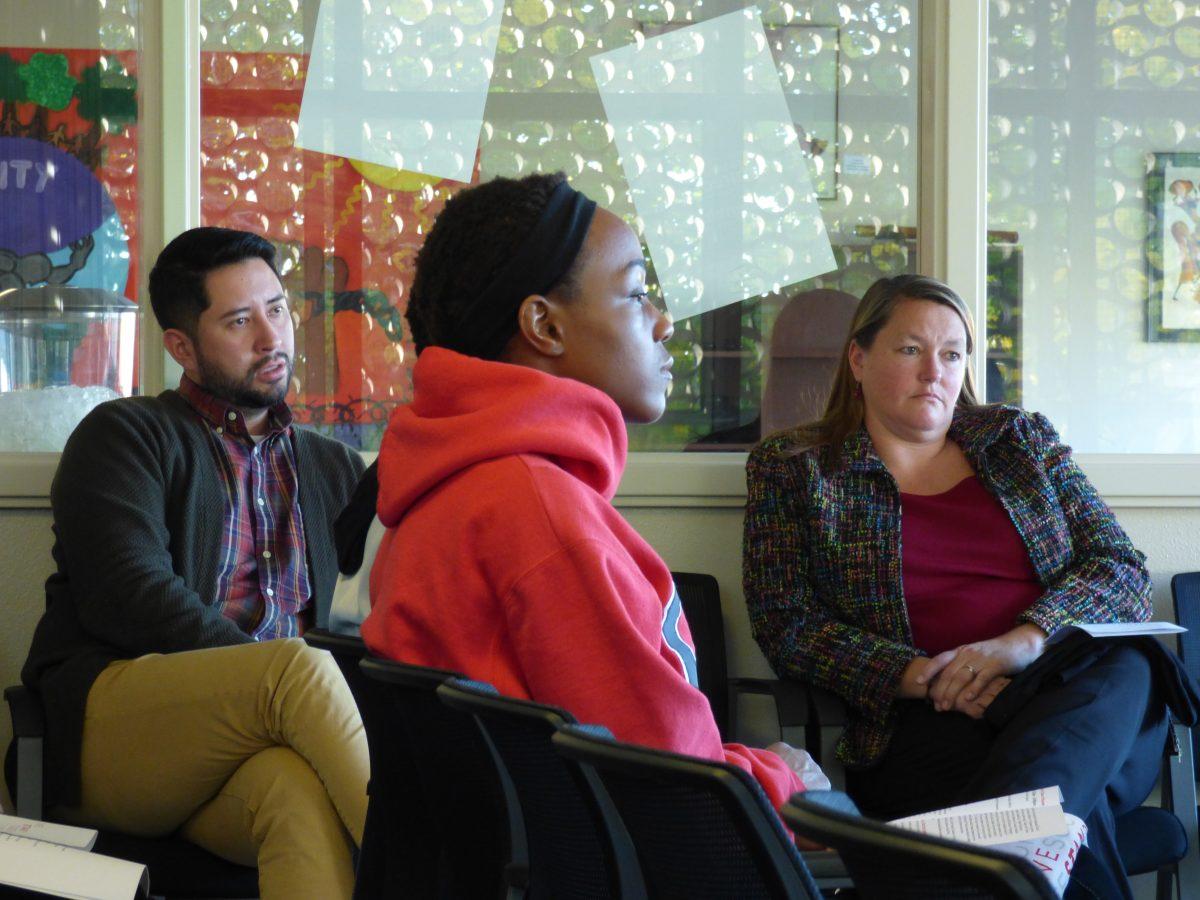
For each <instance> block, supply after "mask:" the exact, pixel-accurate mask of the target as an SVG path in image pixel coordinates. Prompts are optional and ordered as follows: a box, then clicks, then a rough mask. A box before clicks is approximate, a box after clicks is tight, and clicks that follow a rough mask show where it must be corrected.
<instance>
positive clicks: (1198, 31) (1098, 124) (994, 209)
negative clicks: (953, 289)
mask: <svg viewBox="0 0 1200 900" xmlns="http://www.w3.org/2000/svg"><path fill="white" fill-rule="evenodd" d="M988 28H989V60H988V63H989V93H988V104H989V141H988V228H989V234H988V264H989V266H988V276H989V277H988V282H989V289H988V307H989V309H988V319H989V338H988V351H989V379H988V395H989V397H991V398H995V399H1000V398H1003V399H1005V400H1007V401H1009V402H1014V403H1022V404H1024V405H1025V406H1027V407H1029V408H1031V409H1036V410H1039V411H1042V412H1045V413H1046V414H1047V415H1048V416H1049V417H1050V419H1051V420H1052V421H1053V422H1054V423H1055V425H1056V426H1057V427H1058V428H1059V429H1060V431H1061V432H1062V433H1063V434H1064V437H1065V438H1066V439H1067V440H1068V441H1069V442H1070V443H1071V444H1072V445H1073V446H1074V447H1075V448H1076V449H1077V450H1081V451H1091V452H1138V453H1168V452H1195V451H1196V450H1198V449H1200V394H1198V393H1197V391H1196V390H1195V384H1196V380H1197V374H1198V373H1200V367H1198V363H1200V344H1198V343H1197V341H1198V340H1200V294H1198V293H1197V292H1196V290H1195V285H1196V272H1197V262H1200V260H1198V258H1197V253H1196V238H1195V237H1194V236H1193V235H1194V232H1195V229H1196V228H1197V220H1196V216H1195V214H1194V213H1195V210H1196V196H1197V195H1196V185H1197V184H1200V156H1197V155H1196V154H1197V152H1200V130H1198V128H1197V123H1196V121H1195V117H1194V116H1192V115H1190V113H1189V112H1188V103H1186V102H1185V101H1186V100H1187V98H1188V97H1189V96H1192V95H1193V94H1196V93H1197V92H1198V91H1200V40H1198V36H1200V6H1198V5H1197V4H1195V3H1161V2H1133V3H1083V2H1078V0H1036V2H1030V0H1024V2H1022V0H1013V2H1010V0H1005V2H993V3H992V4H991V6H990V9H989V25H988Z"/></svg>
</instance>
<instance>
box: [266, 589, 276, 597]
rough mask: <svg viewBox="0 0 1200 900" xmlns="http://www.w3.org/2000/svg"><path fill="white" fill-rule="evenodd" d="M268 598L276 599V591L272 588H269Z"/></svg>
mask: <svg viewBox="0 0 1200 900" xmlns="http://www.w3.org/2000/svg"><path fill="white" fill-rule="evenodd" d="M267 596H268V597H274V596H275V591H274V590H273V589H272V588H267Z"/></svg>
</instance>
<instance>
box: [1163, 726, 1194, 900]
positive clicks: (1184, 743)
mask: <svg viewBox="0 0 1200 900" xmlns="http://www.w3.org/2000/svg"><path fill="white" fill-rule="evenodd" d="M1171 729H1172V730H1173V732H1174V737H1173V739H1172V740H1169V741H1167V758H1166V765H1165V766H1164V769H1163V783H1162V794H1163V805H1164V806H1165V807H1167V808H1168V809H1170V810H1171V812H1173V813H1174V814H1175V817H1176V818H1177V819H1179V822H1180V824H1182V825H1183V833H1184V835H1185V836H1186V837H1187V842H1188V852H1187V853H1186V854H1185V855H1184V857H1183V859H1181V860H1180V861H1179V863H1178V874H1177V878H1178V884H1179V888H1180V896H1181V897H1186V896H1190V891H1193V890H1195V889H1196V888H1197V887H1198V886H1200V853H1197V852H1196V847H1197V846H1200V835H1198V833H1197V832H1198V822H1197V818H1198V817H1197V808H1196V770H1195V768H1194V765H1195V763H1194V757H1193V752H1194V748H1193V746H1192V732H1191V729H1190V728H1187V727H1185V726H1183V725H1180V724H1178V723H1175V722H1172V723H1171Z"/></svg>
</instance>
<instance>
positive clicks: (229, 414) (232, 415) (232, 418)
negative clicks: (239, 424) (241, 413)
mask: <svg viewBox="0 0 1200 900" xmlns="http://www.w3.org/2000/svg"><path fill="white" fill-rule="evenodd" d="M225 418H227V419H228V420H229V421H230V422H233V421H235V420H236V419H237V413H235V412H234V411H233V410H232V409H231V410H230V411H229V412H227V413H225Z"/></svg>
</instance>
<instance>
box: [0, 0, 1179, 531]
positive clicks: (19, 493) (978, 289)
mask: <svg viewBox="0 0 1200 900" xmlns="http://www.w3.org/2000/svg"><path fill="white" fill-rule="evenodd" d="M141 3H142V16H143V26H142V28H143V30H142V54H143V57H142V63H141V66H142V72H143V75H144V77H143V78H142V79H141V83H142V85H143V86H144V88H143V95H142V108H141V110H140V114H141V129H142V134H143V135H144V136H145V138H144V141H143V146H144V147H149V148H151V149H143V151H142V153H141V156H140V158H139V166H140V168H141V171H142V175H141V179H142V182H141V189H142V196H143V201H144V219H143V221H144V223H145V224H144V230H143V238H142V248H141V251H142V258H143V259H153V258H154V257H155V256H156V255H157V254H158V252H159V250H160V249H161V248H162V246H163V245H164V243H165V236H167V235H175V234H178V233H179V232H180V231H183V230H185V229H187V228H190V227H193V226H195V225H198V224H199V223H200V182H199V175H200V160H199V156H200V144H199V135H200V81H199V77H198V73H199V62H200V0H141ZM987 15H988V4H987V3H986V2H985V0H978V2H976V3H964V2H961V0H920V5H919V16H920V19H921V22H920V29H921V31H920V54H921V60H920V77H921V80H922V84H923V85H927V86H930V87H929V89H924V90H922V92H921V108H920V116H919V118H920V125H921V129H922V141H921V151H920V152H921V172H922V173H923V174H922V184H921V188H920V190H921V198H920V210H919V222H920V227H919V229H918V235H919V237H918V240H919V253H918V259H919V264H920V270H921V272H922V273H924V274H929V275H933V276H935V277H938V278H941V279H943V280H945V281H947V282H948V283H950V284H952V285H954V286H955V288H956V289H957V290H958V291H959V292H960V293H961V294H962V296H963V299H964V300H966V302H967V304H968V306H969V308H971V309H972V310H973V311H974V314H975V320H976V322H977V323H978V325H979V329H978V330H979V334H978V341H979V346H980V347H986V346H987V343H986V341H987V335H986V333H985V332H986V324H987V316H986V292H985V283H986V281H985V279H986V256H985V240H984V236H985V235H986V233H987V216H986V212H987V210H986V190H987V171H986V166H987V88H988V85H987V52H988V47H987ZM166 97H172V98H182V100H183V102H178V103H170V104H168V103H165V102H164V99H165V98H166ZM963 122H974V123H975V127H974V128H969V129H963V128H962V127H961V123H963ZM154 144H157V148H158V150H159V152H155V150H154V148H153V145H154ZM968 226H969V227H968ZM145 268H146V267H143V270H144V269H145ZM144 288H145V271H143V273H142V285H141V290H140V294H141V296H143V297H144V296H145V289H144ZM141 315H142V320H141V326H142V327H141V340H142V341H143V343H142V351H143V352H142V359H143V360H144V363H143V372H142V385H143V389H144V390H145V392H146V393H157V392H158V391H160V390H162V389H163V387H164V386H166V385H172V384H174V383H176V382H177V381H178V378H179V375H180V369H179V367H178V366H177V365H176V364H175V362H174V361H173V360H171V359H170V357H168V356H167V355H166V353H165V352H164V351H162V350H161V349H160V348H161V332H160V331H159V329H158V327H157V325H156V323H155V322H154V318H153V316H152V315H151V314H150V311H149V308H148V304H145V303H144V304H143V306H142V311H141ZM984 365H985V360H984V354H983V353H981V352H976V355H975V372H976V377H977V380H978V382H979V383H980V384H983V376H984ZM58 456H59V455H58V454H57V453H27V454H15V453H9V454H0V507H9V508H14V507H15V508H44V507H46V506H49V491H50V482H51V480H52V478H53V475H54V470H55V468H56V466H57V464H58ZM1077 459H1078V461H1079V463H1080V465H1081V466H1082V467H1083V469H1084V471H1085V472H1087V474H1088V476H1089V477H1090V478H1091V480H1092V482H1093V483H1094V484H1095V485H1096V488H1097V489H1098V490H1099V491H1100V493H1101V495H1102V496H1104V497H1105V499H1106V500H1108V502H1109V503H1110V504H1111V505H1112V506H1114V507H1163V508H1167V507H1189V506H1200V454H1161V455H1160V454H1080V455H1079V456H1078V457H1077ZM745 462H746V454H745V453H738V452H721V453H682V452H643V453H632V454H630V458H629V464H628V467H627V470H626V473H625V477H624V479H623V480H622V482H621V487H620V490H619V491H618V494H617V497H616V503H617V505H618V506H627V507H628V506H639V507H676V508H706V507H707V508H721V507H739V506H742V505H743V504H744V503H745V496H746V491H745V475H744V468H745Z"/></svg>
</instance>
